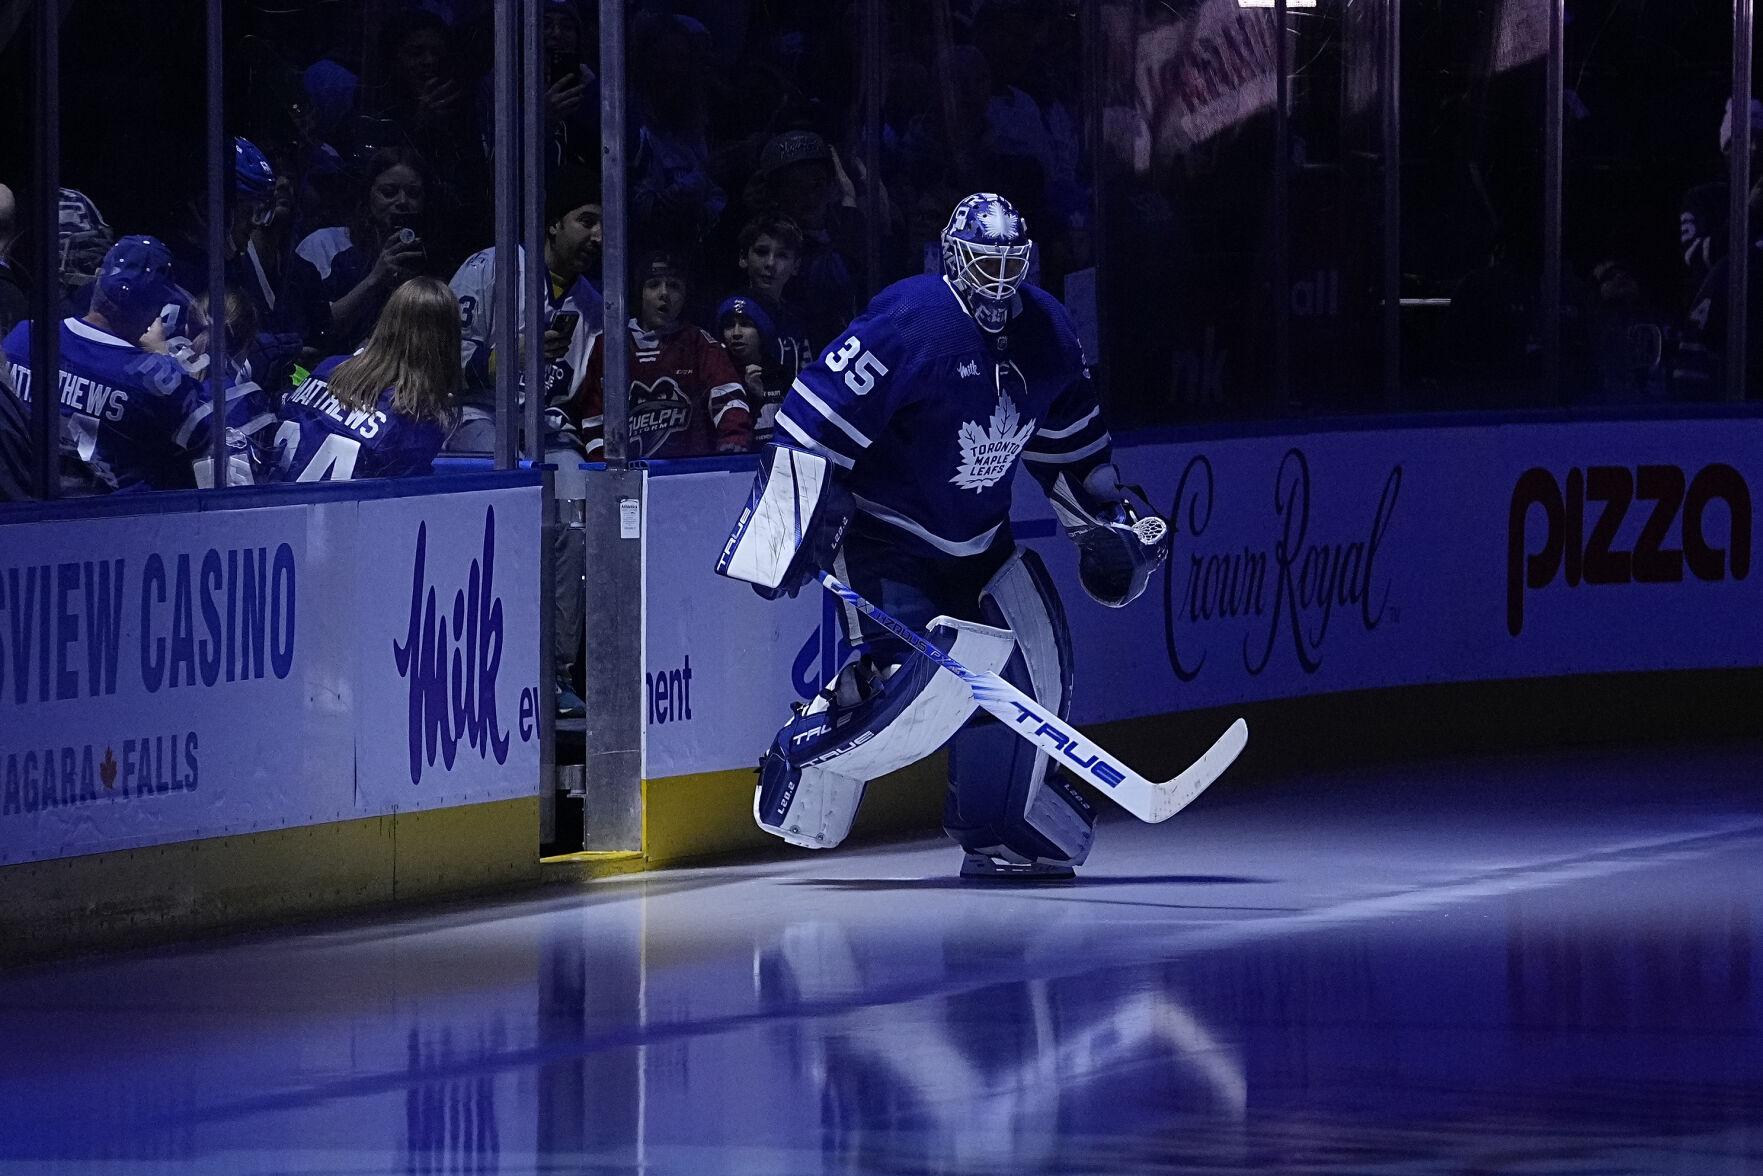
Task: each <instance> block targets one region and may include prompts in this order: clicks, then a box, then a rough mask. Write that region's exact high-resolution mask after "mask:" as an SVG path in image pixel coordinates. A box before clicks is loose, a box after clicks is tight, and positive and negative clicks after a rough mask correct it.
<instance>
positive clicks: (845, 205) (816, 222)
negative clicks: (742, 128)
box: [746, 131, 864, 344]
mask: <svg viewBox="0 0 1763 1176" xmlns="http://www.w3.org/2000/svg"><path fill="white" fill-rule="evenodd" d="M746 200H747V207H748V208H749V209H751V210H752V212H753V213H754V215H755V216H758V217H767V216H770V217H783V218H786V219H788V220H790V221H792V222H794V223H795V224H796V225H797V226H798V227H799V228H800V229H801V232H802V250H801V256H800V258H799V259H798V264H797V270H796V276H795V279H794V280H795V283H796V299H795V301H796V304H797V305H799V306H801V307H802V308H803V313H804V315H805V316H806V318H807V320H808V324H807V325H808V337H809V338H810V339H812V340H813V341H814V342H815V343H816V344H821V343H822V342H823V341H828V342H830V341H831V340H832V339H833V337H834V336H836V335H837V334H838V333H839V332H840V331H842V330H844V328H845V324H846V323H848V322H850V321H851V319H853V318H854V317H856V314H857V306H856V302H857V282H856V279H855V278H854V277H853V271H854V270H855V268H856V266H855V263H854V261H853V259H854V258H856V257H859V256H861V254H862V250H863V235H864V222H863V214H862V213H861V212H860V211H859V210H858V207H857V188H856V185H855V184H853V183H852V182H851V178H850V177H849V176H848V175H846V174H845V169H844V167H843V166H842V165H841V164H840V163H839V157H838V154H837V152H835V151H834V150H833V149H832V148H831V147H830V146H829V145H828V144H827V141H826V140H825V139H823V138H821V137H820V135H818V134H816V133H815V132H814V131H786V132H784V133H783V134H781V135H776V136H773V137H772V139H771V141H770V142H768V143H766V145H765V148H764V150H763V151H761V152H760V154H759V170H758V172H757V173H756V174H755V175H754V177H753V179H752V181H751V182H750V183H749V184H748V186H747V194H746Z"/></svg>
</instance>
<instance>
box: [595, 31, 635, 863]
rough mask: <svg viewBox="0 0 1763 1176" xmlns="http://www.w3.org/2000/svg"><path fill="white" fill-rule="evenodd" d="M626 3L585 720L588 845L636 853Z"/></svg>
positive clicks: (610, 93)
mask: <svg viewBox="0 0 1763 1176" xmlns="http://www.w3.org/2000/svg"><path fill="white" fill-rule="evenodd" d="M625 8H626V5H625V4H624V3H623V0H600V93H601V103H600V119H601V136H600V138H601V151H602V158H601V165H602V177H603V180H602V189H603V191H602V194H601V199H602V201H603V204H604V208H605V247H604V257H605V269H604V274H603V288H604V290H605V306H604V311H605V326H606V333H605V336H604V338H603V339H602V345H603V346H604V347H605V357H606V362H605V385H604V387H605V393H606V394H605V405H606V413H605V438H606V469H605V470H603V471H599V472H595V473H592V474H589V475H588V478H587V488H586V503H585V539H586V547H587V622H586V628H587V643H586V644H587V694H586V696H585V697H584V698H583V701H584V702H585V703H586V704H587V716H588V717H587V723H586V730H585V734H584V742H585V744H586V762H585V764H584V765H583V783H582V787H583V799H582V846H583V848H584V849H589V850H635V849H641V848H642V836H643V791H642V788H643V735H644V726H643V720H644V713H643V701H644V700H643V626H644V608H645V605H644V601H643V543H644V538H643V536H644V533H645V530H646V527H647V518H646V512H647V505H646V502H645V497H646V492H645V483H644V479H645V476H646V475H645V473H644V471H643V470H642V469H640V468H638V469H631V468H630V450H629V436H630V435H629V425H628V421H629V408H630V332H629V331H628V330H627V329H626V327H625V323H626V322H627V320H628V319H629V317H630V315H629V313H628V310H627V306H628V291H629V287H630V267H629V255H630V225H629V220H628V216H627V212H626V208H627V203H626V191H625V174H624V167H625V158H624V157H625V151H624V136H625V125H624V124H625Z"/></svg>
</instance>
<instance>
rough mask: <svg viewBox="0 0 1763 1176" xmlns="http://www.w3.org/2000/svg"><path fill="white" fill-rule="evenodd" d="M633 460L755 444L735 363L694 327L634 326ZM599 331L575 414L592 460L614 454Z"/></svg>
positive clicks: (737, 449) (705, 453)
mask: <svg viewBox="0 0 1763 1176" xmlns="http://www.w3.org/2000/svg"><path fill="white" fill-rule="evenodd" d="M630 333H631V358H630V364H631V389H630V417H629V430H630V433H629V435H630V456H631V457H632V458H652V457H660V458H669V457H706V456H709V455H711V454H715V453H730V452H735V453H738V452H740V451H742V450H744V449H746V448H748V446H749V445H750V444H751V442H752V438H753V417H752V413H751V410H750V409H749V408H748V405H747V400H746V395H747V394H746V389H745V388H743V387H742V386H741V381H740V377H738V376H736V375H735V365H734V362H733V361H732V360H730V359H729V357H728V352H726V351H724V350H723V349H722V344H720V343H718V342H717V341H716V340H715V339H712V338H711V337H710V336H709V335H707V334H705V333H704V331H702V330H701V329H699V328H698V327H695V326H692V325H691V324H690V323H686V324H683V325H681V326H679V327H676V328H675V329H674V330H672V331H669V332H667V333H666V334H656V333H652V332H649V331H645V330H643V329H642V328H641V327H639V326H637V324H636V320H634V319H633V320H631V324H630ZM601 342H602V333H601V332H595V334H594V339H593V345H592V347H591V348H590V350H589V354H588V375H587V378H586V379H585V380H583V381H582V385H581V394H580V396H579V398H578V401H577V403H576V405H575V406H574V411H573V412H572V415H573V416H574V417H576V418H577V420H578V421H579V424H580V427H581V436H582V444H583V446H584V448H585V449H586V451H587V455H588V460H589V461H599V460H601V459H602V458H604V457H605V456H606V450H605V444H606V442H605V412H606V397H605V387H606V349H605V348H604V347H603V346H601Z"/></svg>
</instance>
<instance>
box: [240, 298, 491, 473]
mask: <svg viewBox="0 0 1763 1176" xmlns="http://www.w3.org/2000/svg"><path fill="white" fill-rule="evenodd" d="M459 381H460V371H459V303H458V301H457V300H456V299H455V298H454V297H453V291H452V289H451V288H450V287H449V286H448V285H447V284H446V283H445V282H443V281H441V280H440V279H439V278H411V279H410V280H408V281H406V282H405V283H404V284H403V285H401V286H399V287H398V288H397V289H396V290H394V291H393V292H392V296H391V298H390V299H389V300H387V302H386V306H385V309H384V310H382V311H380V317H379V321H377V322H376V323H375V324H374V328H373V334H372V335H370V336H369V337H368V340H367V344H366V346H364V347H363V348H362V349H361V350H360V351H359V352H357V353H356V354H354V355H353V356H349V355H336V356H332V357H331V358H330V359H327V360H325V361H324V362H323V363H321V364H319V365H318V367H316V368H314V369H313V372H312V375H311V376H310V377H308V378H307V380H306V381H305V382H304V383H302V384H301V385H300V386H299V387H298V388H295V389H294V390H293V391H292V392H289V393H288V394H287V395H286V396H285V397H283V398H282V408H281V418H282V423H281V426H280V427H279V428H277V430H276V435H275V439H276V450H277V453H276V461H275V470H274V473H273V478H272V480H274V481H277V482H342V481H348V480H350V479H352V478H397V477H412V476H420V475H423V474H431V473H433V472H434V464H435V455H436V454H438V453H439V452H440V451H441V442H442V440H443V439H444V438H445V437H446V436H447V431H448V430H449V429H451V428H452V427H453V423H454V418H455V416H456V415H457V409H456V407H455V405H454V397H455V396H456V395H457V394H458V391H459Z"/></svg>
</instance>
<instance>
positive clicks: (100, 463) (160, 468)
mask: <svg viewBox="0 0 1763 1176" xmlns="http://www.w3.org/2000/svg"><path fill="white" fill-rule="evenodd" d="M32 325H33V324H31V323H29V322H23V323H19V324H18V325H17V326H16V327H14V328H13V329H12V333H11V334H10V335H8V336H7V337H6V343H5V351H6V360H7V362H8V363H9V364H10V365H11V375H12V386H13V387H14V389H16V392H17V396H18V398H19V400H20V401H21V402H23V404H25V405H27V406H28V405H29V404H30V401H31V397H32V396H33V395H34V394H35V393H36V390H37V386H38V384H39V381H38V380H36V379H35V375H34V373H33V372H32V371H31V367H30V364H31V328H32ZM4 395H6V393H5V392H0V396H4ZM60 399H61V457H62V464H63V468H64V469H67V468H69V467H77V468H82V469H83V470H84V471H86V473H87V474H89V475H90V477H91V480H92V483H93V485H94V487H95V488H96V489H99V490H187V489H192V488H194V487H195V485H196V474H195V463H196V462H198V461H202V460H203V459H205V458H206V456H207V451H208V423H209V415H210V411H211V409H210V405H209V401H208V394H207V391H206V390H205V388H204V387H203V385H202V384H201V382H200V381H198V380H196V379H195V378H193V377H192V376H190V375H189V373H188V372H186V371H185V370H184V369H183V368H182V367H181V366H179V364H178V362H177V360H175V359H173V358H172V357H171V356H169V355H164V354H160V353H157V352H149V351H142V350H141V349H140V348H139V347H137V346H135V345H134V344H133V343H130V342H129V341H127V340H126V339H119V338H117V337H116V336H115V335H112V334H110V333H109V332H107V331H102V330H100V329H98V328H97V327H95V326H93V325H92V324H90V323H88V322H85V321H84V320H82V319H77V318H69V319H63V320H62V323H61V380H60ZM24 416H25V418H26V419H29V410H28V408H27V410H26V412H25V414H24Z"/></svg>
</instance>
